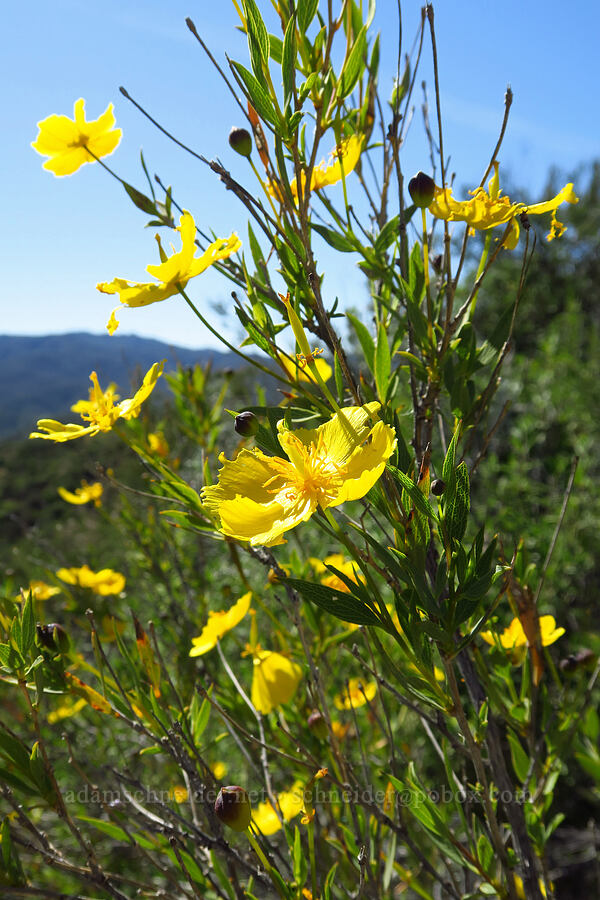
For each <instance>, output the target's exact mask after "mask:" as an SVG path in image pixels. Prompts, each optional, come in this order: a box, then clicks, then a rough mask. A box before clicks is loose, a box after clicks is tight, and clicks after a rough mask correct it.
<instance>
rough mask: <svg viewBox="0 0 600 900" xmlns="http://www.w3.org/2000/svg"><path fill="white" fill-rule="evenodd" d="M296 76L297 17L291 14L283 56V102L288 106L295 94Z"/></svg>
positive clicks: (284, 39) (284, 41)
mask: <svg viewBox="0 0 600 900" xmlns="http://www.w3.org/2000/svg"><path fill="white" fill-rule="evenodd" d="M295 76H296V17H295V16H291V17H290V21H289V22H288V24H287V28H286V29H285V36H284V38H283V53H282V57H281V77H282V79H283V102H284V105H285V106H287V105H288V103H291V101H292V98H293V94H294V82H295Z"/></svg>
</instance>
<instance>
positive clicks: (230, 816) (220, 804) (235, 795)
mask: <svg viewBox="0 0 600 900" xmlns="http://www.w3.org/2000/svg"><path fill="white" fill-rule="evenodd" d="M215 813H216V815H217V818H218V819H220V820H221V822H223V824H224V825H229V827H230V828H233V830H234V831H245V830H246V828H247V827H248V825H249V824H250V819H251V818H252V807H251V806H250V800H249V799H248V794H247V793H246V791H245V790H244V788H243V787H240V786H239V785H238V784H230V785H228V786H227V787H222V788H221V790H220V791H219V793H218V795H217V799H216V800H215Z"/></svg>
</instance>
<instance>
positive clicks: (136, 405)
mask: <svg viewBox="0 0 600 900" xmlns="http://www.w3.org/2000/svg"><path fill="white" fill-rule="evenodd" d="M164 363H165V361H164V360H163V361H162V362H161V363H154V365H153V366H152V368H151V369H149V370H148V371H147V372H146V375H145V376H144V381H143V382H142V386H141V388H140V389H139V390H138V391H137V393H136V394H134V396H133V397H131V398H130V399H129V400H121V402H120V403H116V401H117V400H118V399H119V395H118V394H116V393H115V385H114V384H111V385H110V386H109V387H108V388H107V389H106V390H105V391H103V390H102V388H101V387H100V385H99V383H98V376H97V375H96V373H95V372H92V373H91V375H90V381H91V382H92V387H91V388H90V392H89V400H79V401H78V402H77V403H76V404H75V405H74V406H72V407H71V409H72V411H73V412H76V413H79V415H80V416H81V418H82V419H83V421H84V422H89V423H90V424H89V425H75V424H73V423H70V424H68V425H62V424H61V423H60V422H57V421H55V420H54V419H39V421H38V423H37V427H38V428H40V429H41V431H45V432H46V434H41V433H40V432H37V431H33V432H32V433H31V434H30V435H29V437H30V438H44V439H45V440H49V441H59V442H61V443H62V442H63V441H71V440H73V438H78V437H83V435H84V434H90V435H92V434H98V432H99V431H110V430H111V428H112V427H113V425H114V424H115V422H116V421H117V419H134V418H135V417H136V416H137V415H139V412H140V409H141V406H142V403H143V402H144V400H146V398H147V397H148V396H149V395H150V394H151V393H152V391H153V390H154V386H155V385H156V382H157V380H158V379H159V378H160V376H161V375H162V371H163V366H164Z"/></svg>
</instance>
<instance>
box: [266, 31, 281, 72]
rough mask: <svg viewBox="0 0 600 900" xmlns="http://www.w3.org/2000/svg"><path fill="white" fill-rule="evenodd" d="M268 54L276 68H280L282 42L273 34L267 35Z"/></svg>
mask: <svg viewBox="0 0 600 900" xmlns="http://www.w3.org/2000/svg"><path fill="white" fill-rule="evenodd" d="M269 53H270V55H271V59H272V60H274V61H275V62H276V63H277V65H278V66H280V65H281V60H282V59H283V41H282V40H281V38H278V37H277V35H275V34H270V35H269Z"/></svg>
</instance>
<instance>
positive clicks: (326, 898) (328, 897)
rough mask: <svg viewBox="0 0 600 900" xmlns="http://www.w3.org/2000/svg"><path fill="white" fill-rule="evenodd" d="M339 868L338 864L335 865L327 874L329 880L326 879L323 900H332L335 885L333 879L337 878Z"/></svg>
mask: <svg viewBox="0 0 600 900" xmlns="http://www.w3.org/2000/svg"><path fill="white" fill-rule="evenodd" d="M337 867H338V864H337V863H334V864H333V865H332V867H331V868H330V870H329V872H328V873H327V878H326V879H325V884H324V885H323V900H331V886H332V884H333V879H334V878H335V873H336V870H337Z"/></svg>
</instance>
